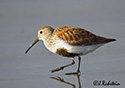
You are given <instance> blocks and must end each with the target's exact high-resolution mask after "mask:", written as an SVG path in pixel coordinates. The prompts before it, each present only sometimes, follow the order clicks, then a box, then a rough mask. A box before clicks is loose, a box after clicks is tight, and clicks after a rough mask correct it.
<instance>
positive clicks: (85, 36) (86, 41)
mask: <svg viewBox="0 0 125 88" xmlns="http://www.w3.org/2000/svg"><path fill="white" fill-rule="evenodd" d="M39 40H42V41H43V42H44V45H45V47H46V48H47V49H48V50H50V51H51V52H53V53H55V54H58V55H61V56H64V57H69V58H71V59H72V62H71V63H70V64H68V65H65V66H61V67H59V68H56V69H54V70H51V72H52V73H53V72H55V71H60V70H63V69H64V68H65V67H68V66H71V65H73V64H74V63H75V61H74V57H78V67H77V71H76V72H71V73H67V74H79V73H80V61H81V57H80V56H81V55H86V54H88V53H90V52H93V51H94V50H96V49H97V48H99V47H100V46H102V45H104V44H106V43H109V42H112V41H116V39H110V38H105V37H101V36H97V35H95V34H93V33H91V32H89V31H87V30H85V29H82V28H79V27H74V26H59V27H57V28H55V29H53V28H52V27H50V26H43V27H41V28H40V29H39V30H38V36H37V38H36V40H34V42H33V43H32V44H31V45H30V46H29V48H28V49H27V50H26V52H25V54H26V53H27V52H28V51H29V50H30V49H31V48H32V46H33V45H35V44H36V43H37V42H38V41H39Z"/></svg>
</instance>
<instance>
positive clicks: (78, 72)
mask: <svg viewBox="0 0 125 88" xmlns="http://www.w3.org/2000/svg"><path fill="white" fill-rule="evenodd" d="M80 74H81V72H80V71H76V72H70V73H65V75H80Z"/></svg>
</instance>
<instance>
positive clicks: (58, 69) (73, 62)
mask: <svg viewBox="0 0 125 88" xmlns="http://www.w3.org/2000/svg"><path fill="white" fill-rule="evenodd" d="M73 64H75V61H74V58H72V63H70V64H68V65H65V66H61V67H59V68H56V69H53V70H51V72H52V73H53V72H55V71H60V70H63V69H64V68H65V67H68V66H71V65H73Z"/></svg>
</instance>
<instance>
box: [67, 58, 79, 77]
mask: <svg viewBox="0 0 125 88" xmlns="http://www.w3.org/2000/svg"><path fill="white" fill-rule="evenodd" d="M80 62H81V57H80V56H78V67H77V71H76V72H70V73H66V75H75V74H79V73H80Z"/></svg>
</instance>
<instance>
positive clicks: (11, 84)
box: [0, 0, 125, 88]
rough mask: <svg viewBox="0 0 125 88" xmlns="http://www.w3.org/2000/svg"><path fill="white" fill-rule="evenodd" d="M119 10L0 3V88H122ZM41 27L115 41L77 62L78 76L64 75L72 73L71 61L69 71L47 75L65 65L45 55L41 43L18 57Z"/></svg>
mask: <svg viewBox="0 0 125 88" xmlns="http://www.w3.org/2000/svg"><path fill="white" fill-rule="evenodd" d="M124 4H125V1H124V0H119V1H117V0H110V1H109V0H105V1H97V0H92V1H89V0H86V1H82V0H79V1H76V0H68V1H67V0H62V1H59V0H53V1H52V0H37V1H33V0H30V1H28V0H21V1H20V0H11V1H10V0H2V1H0V87H1V88H59V87H60V88H72V87H76V88H78V87H80V86H81V87H82V88H93V87H101V88H103V87H105V86H103V85H102V86H100V85H97V86H95V85H94V84H93V83H94V82H95V80H97V81H103V80H105V81H106V82H108V81H111V82H113V81H114V82H116V81H117V82H118V83H120V85H114V87H115V88H116V87H117V88H125V84H124V83H125V69H124V68H125V64H124V63H125V39H124V38H125V35H124V34H125V30H124V28H125V11H124V8H125V5H124ZM44 25H50V26H52V27H54V28H55V27H57V26H60V25H71V26H72V25H74V26H78V27H82V28H86V29H88V30H89V31H91V32H93V33H95V34H98V35H101V36H105V37H110V38H116V39H117V41H116V42H112V43H109V44H106V45H104V46H102V47H101V48H99V49H97V50H96V51H95V52H93V53H90V54H88V55H86V56H82V62H81V68H80V69H81V75H80V76H77V75H65V73H66V72H72V71H75V70H76V68H77V58H76V59H75V62H76V63H75V65H73V66H71V67H68V68H66V69H64V70H62V71H60V72H56V73H51V72H50V70H52V69H54V68H57V67H59V66H62V65H65V64H68V63H70V62H71V59H67V58H65V57H61V56H58V55H55V54H53V53H51V52H49V51H48V50H47V49H46V48H45V47H44V45H43V43H42V42H39V43H38V44H36V45H35V46H34V47H33V48H32V49H31V50H30V51H29V52H28V54H26V55H25V54H24V52H25V50H26V49H27V48H28V46H29V45H30V44H31V43H32V42H33V40H34V39H35V38H36V35H37V30H38V28H39V27H41V26H44ZM106 87H112V86H111V85H107V86H106Z"/></svg>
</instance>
